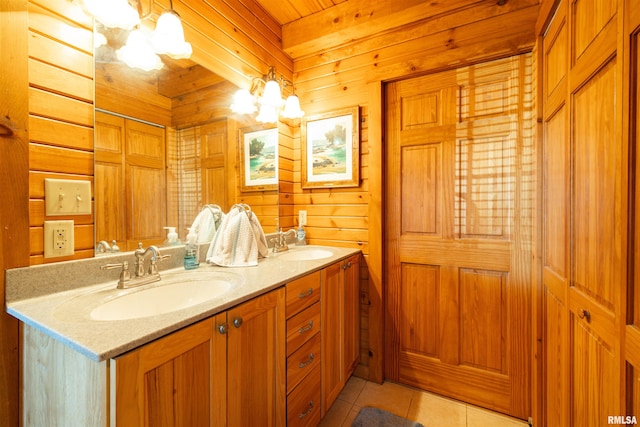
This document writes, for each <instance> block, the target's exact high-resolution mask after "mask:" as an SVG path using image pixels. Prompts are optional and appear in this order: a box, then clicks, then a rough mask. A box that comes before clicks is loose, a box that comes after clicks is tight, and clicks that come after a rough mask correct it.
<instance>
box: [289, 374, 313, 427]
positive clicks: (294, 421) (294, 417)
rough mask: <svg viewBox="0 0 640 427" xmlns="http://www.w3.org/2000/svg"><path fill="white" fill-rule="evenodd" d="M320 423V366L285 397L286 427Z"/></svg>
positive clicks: (301, 426) (305, 426)
mask: <svg viewBox="0 0 640 427" xmlns="http://www.w3.org/2000/svg"><path fill="white" fill-rule="evenodd" d="M319 423H320V366H316V367H315V368H313V370H312V371H311V372H309V375H307V376H306V377H304V380H302V382H301V383H300V385H299V386H298V387H296V388H295V389H294V390H293V391H292V392H291V394H290V395H289V396H288V397H287V427H309V426H317V425H318V424H319Z"/></svg>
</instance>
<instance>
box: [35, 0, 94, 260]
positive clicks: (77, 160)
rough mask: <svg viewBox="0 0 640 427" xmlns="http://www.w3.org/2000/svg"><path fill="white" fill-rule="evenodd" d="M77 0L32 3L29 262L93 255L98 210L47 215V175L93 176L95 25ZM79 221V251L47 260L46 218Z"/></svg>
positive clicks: (74, 177)
mask: <svg viewBox="0 0 640 427" xmlns="http://www.w3.org/2000/svg"><path fill="white" fill-rule="evenodd" d="M76 10H77V7H76V6H74V5H73V4H72V3H68V2H59V1H53V0H37V1H33V2H30V3H29V46H28V50H29V60H28V75H29V98H28V100H29V103H28V108H29V223H30V224H29V225H30V237H29V241H30V252H31V261H30V264H40V263H43V262H53V261H61V260H64V259H71V258H85V257H89V256H93V215H81V216H78V215H76V216H68V217H66V216H63V217H51V218H49V217H45V209H44V205H45V203H44V179H45V178H50V177H52V178H61V179H83V180H89V181H92V180H93V28H92V25H93V23H92V20H91V19H90V18H88V17H87V16H86V15H84V14H81V13H77V11H76ZM53 219H71V220H73V221H74V237H75V254H74V255H73V256H69V257H60V258H52V259H45V258H44V257H43V251H44V244H43V242H44V233H43V225H44V221H45V220H53Z"/></svg>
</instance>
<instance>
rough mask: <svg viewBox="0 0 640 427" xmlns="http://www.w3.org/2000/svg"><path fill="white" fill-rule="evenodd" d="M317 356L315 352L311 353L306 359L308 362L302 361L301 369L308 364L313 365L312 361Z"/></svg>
mask: <svg viewBox="0 0 640 427" xmlns="http://www.w3.org/2000/svg"><path fill="white" fill-rule="evenodd" d="M314 358H315V356H314V355H313V353H311V354H310V355H309V358H308V359H307V360H306V362H300V365H299V366H300V369H302V368H306V367H307V366H309V365H311V363H312V362H313V359H314Z"/></svg>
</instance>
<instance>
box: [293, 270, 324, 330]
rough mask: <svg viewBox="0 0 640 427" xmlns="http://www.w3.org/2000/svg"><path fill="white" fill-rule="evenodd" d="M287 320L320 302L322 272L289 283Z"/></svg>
mask: <svg viewBox="0 0 640 427" xmlns="http://www.w3.org/2000/svg"><path fill="white" fill-rule="evenodd" d="M286 294H287V295H286V299H287V310H286V313H287V319H288V318H289V317H291V316H293V315H295V314H297V313H299V312H301V311H302V310H304V309H305V308H307V307H309V306H310V305H311V304H313V303H315V302H318V301H320V272H319V271H316V272H315V273H311V274H308V275H306V276H304V277H301V278H299V279H296V280H294V281H293V282H289V283H287V286H286Z"/></svg>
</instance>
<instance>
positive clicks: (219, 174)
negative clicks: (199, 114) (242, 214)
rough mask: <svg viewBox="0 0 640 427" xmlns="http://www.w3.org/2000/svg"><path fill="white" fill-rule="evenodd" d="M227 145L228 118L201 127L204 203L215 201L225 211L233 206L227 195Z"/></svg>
mask: <svg viewBox="0 0 640 427" xmlns="http://www.w3.org/2000/svg"><path fill="white" fill-rule="evenodd" d="M227 146H228V141H227V121H226V120H220V121H216V122H212V123H208V124H206V125H202V126H201V127H200V155H201V160H200V166H201V168H202V203H203V204H209V203H214V204H216V205H218V206H220V207H221V208H222V210H224V211H225V212H226V211H227V209H229V208H230V207H231V206H229V205H228V203H229V200H228V196H227V169H226V165H227V164H228V163H227V161H226V158H227Z"/></svg>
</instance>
